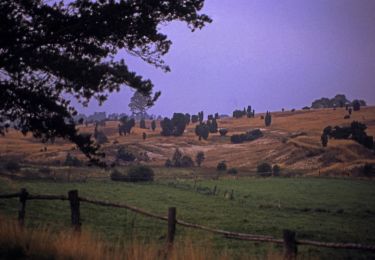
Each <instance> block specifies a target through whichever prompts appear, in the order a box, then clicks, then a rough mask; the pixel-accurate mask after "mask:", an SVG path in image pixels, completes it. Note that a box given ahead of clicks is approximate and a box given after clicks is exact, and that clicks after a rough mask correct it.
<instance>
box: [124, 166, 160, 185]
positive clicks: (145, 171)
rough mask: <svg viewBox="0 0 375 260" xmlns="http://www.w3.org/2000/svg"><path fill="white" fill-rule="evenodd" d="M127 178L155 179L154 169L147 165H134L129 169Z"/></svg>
mask: <svg viewBox="0 0 375 260" xmlns="http://www.w3.org/2000/svg"><path fill="white" fill-rule="evenodd" d="M127 178H128V181H130V182H141V181H153V180H154V171H153V170H152V169H151V168H150V167H149V166H145V165H139V166H132V167H131V168H130V169H129V171H128V174H127Z"/></svg>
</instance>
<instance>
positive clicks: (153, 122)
mask: <svg viewBox="0 0 375 260" xmlns="http://www.w3.org/2000/svg"><path fill="white" fill-rule="evenodd" d="M151 129H152V131H155V129H156V121H155V120H152V122H151Z"/></svg>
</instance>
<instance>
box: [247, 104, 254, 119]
mask: <svg viewBox="0 0 375 260" xmlns="http://www.w3.org/2000/svg"><path fill="white" fill-rule="evenodd" d="M246 116H247V117H248V118H251V117H253V111H252V110H251V106H247V109H246Z"/></svg>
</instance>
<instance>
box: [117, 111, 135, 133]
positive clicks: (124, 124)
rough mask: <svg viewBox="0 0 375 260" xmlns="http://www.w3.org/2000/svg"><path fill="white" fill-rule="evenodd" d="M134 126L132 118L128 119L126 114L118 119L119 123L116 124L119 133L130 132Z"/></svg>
mask: <svg viewBox="0 0 375 260" xmlns="http://www.w3.org/2000/svg"><path fill="white" fill-rule="evenodd" d="M134 126H135V120H134V118H131V119H129V118H128V117H127V116H124V117H122V118H121V119H120V124H119V125H118V132H119V135H127V134H130V132H131V129H132V128H133V127H134Z"/></svg>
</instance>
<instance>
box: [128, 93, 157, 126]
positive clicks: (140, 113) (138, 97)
mask: <svg viewBox="0 0 375 260" xmlns="http://www.w3.org/2000/svg"><path fill="white" fill-rule="evenodd" d="M151 105H152V99H151V97H150V96H148V95H144V94H143V93H141V92H139V91H136V92H135V93H134V94H133V96H132V97H131V99H130V103H129V108H130V111H132V115H133V117H139V118H142V119H143V118H145V116H146V111H147V109H148V108H149V107H150V106H151ZM141 128H142V127H141Z"/></svg>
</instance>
